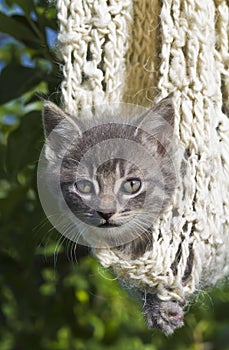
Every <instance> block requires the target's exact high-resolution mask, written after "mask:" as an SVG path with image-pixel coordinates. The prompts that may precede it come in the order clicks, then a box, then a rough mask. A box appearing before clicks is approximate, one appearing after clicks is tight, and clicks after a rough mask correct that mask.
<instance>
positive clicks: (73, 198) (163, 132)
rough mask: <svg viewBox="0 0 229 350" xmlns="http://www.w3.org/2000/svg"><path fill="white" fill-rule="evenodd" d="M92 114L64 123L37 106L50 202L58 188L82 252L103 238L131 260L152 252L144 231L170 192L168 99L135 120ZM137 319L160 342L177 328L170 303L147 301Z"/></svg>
mask: <svg viewBox="0 0 229 350" xmlns="http://www.w3.org/2000/svg"><path fill="white" fill-rule="evenodd" d="M96 111H97V112H95V114H94V116H93V118H85V114H84V118H80V115H81V114H82V113H81V112H79V113H78V115H77V116H70V115H68V114H66V113H65V112H63V111H62V110H61V109H59V108H58V107H57V106H55V105H54V104H52V103H50V102H47V103H46V104H45V107H44V114H43V120H44V130H45V136H46V146H45V156H46V159H47V161H48V165H47V176H48V178H49V184H50V187H51V188H52V191H53V193H54V195H55V188H56V187H55V185H54V184H55V183H56V182H57V181H59V182H60V188H61V191H62V195H63V198H64V201H65V202H66V204H67V206H68V208H69V209H70V211H71V212H72V213H73V214H74V215H75V216H76V217H77V218H78V219H79V220H80V225H79V227H78V228H75V229H76V230H78V231H79V234H81V231H82V235H83V236H84V238H85V241H86V242H87V243H88V244H89V245H90V244H91V242H92V241H91V239H95V238H94V237H96V234H98V232H99V236H100V235H101V237H103V238H101V242H102V240H103V239H104V237H105V236H106V237H105V239H106V240H107V241H106V242H108V244H111V245H112V246H113V247H114V248H113V249H118V250H119V254H122V255H124V256H125V258H130V259H136V258H137V257H139V256H141V255H142V254H143V253H144V252H145V251H146V250H147V249H150V248H152V237H151V232H150V226H151V225H152V223H153V221H154V220H155V219H157V217H158V216H159V215H160V214H161V213H162V212H163V211H164V209H165V208H166V206H167V205H168V203H169V202H170V200H171V197H172V194H173V192H174V189H175V187H176V180H177V178H176V169H175V166H174V154H175V151H174V144H173V127H174V109H173V104H172V100H171V97H168V98H166V99H164V100H162V101H161V102H159V104H157V105H156V106H154V107H152V108H151V109H149V110H143V111H141V113H137V112H134V113H133V112H131V113H130V112H128V111H132V109H131V108H130V109H129V107H128V108H127V109H126V106H122V105H120V106H118V107H117V106H113V108H110V109H109V108H108V109H106V108H105V109H104V108H101V110H100V109H99V108H98V107H97V108H96ZM85 155H86V156H85ZM60 161H61V167H60V169H59V168H58V167H57V163H58V162H60ZM58 172H60V174H58ZM129 179H133V180H134V181H135V180H136V179H137V181H139V183H140V185H141V186H140V189H139V190H138V191H137V193H134V194H132V193H131V195H130V194H126V193H125V191H124V190H123V184H124V183H126V181H129ZM80 181H90V186H89V188H91V190H90V191H89V193H82V192H80V191H79V188H78V187H77V184H79V182H80ZM60 205H61V201H60ZM104 232H108V235H107V234H106V235H105V236H103V233H104ZM127 236H128V239H125V237H127ZM93 242H94V241H93ZM92 245H93V244H92ZM178 258H179V256H178V257H177V259H178ZM175 268H176V266H175V264H174V271H175ZM144 311H145V314H146V319H147V323H148V325H149V327H157V328H160V329H162V330H163V331H164V332H165V333H167V334H169V333H171V332H172V331H173V329H175V328H177V327H180V326H181V324H182V315H183V313H182V307H181V306H180V304H179V303H177V302H172V301H170V302H162V301H160V300H159V299H158V298H157V297H156V296H153V295H152V294H147V296H146V300H145V304H144Z"/></svg>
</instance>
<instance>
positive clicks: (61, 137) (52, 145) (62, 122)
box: [43, 101, 81, 161]
mask: <svg viewBox="0 0 229 350" xmlns="http://www.w3.org/2000/svg"><path fill="white" fill-rule="evenodd" d="M43 125H44V133H45V137H46V143H45V155H46V158H47V159H48V160H49V161H55V160H56V159H57V158H60V157H62V156H63V154H64V153H65V151H66V149H67V147H68V146H69V145H71V143H72V142H73V140H74V138H76V137H79V136H80V135H81V131H80V128H79V127H78V125H77V120H76V118H74V117H71V116H70V115H69V114H67V113H65V112H64V111H63V110H62V109H60V108H59V107H57V106H56V105H55V104H54V103H52V102H49V101H46V102H45V103H44V109H43Z"/></svg>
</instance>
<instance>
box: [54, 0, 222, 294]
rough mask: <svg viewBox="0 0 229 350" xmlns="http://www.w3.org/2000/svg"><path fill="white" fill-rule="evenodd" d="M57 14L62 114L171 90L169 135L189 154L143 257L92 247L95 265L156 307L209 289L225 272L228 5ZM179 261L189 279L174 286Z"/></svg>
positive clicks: (66, 4) (125, 4)
mask: <svg viewBox="0 0 229 350" xmlns="http://www.w3.org/2000/svg"><path fill="white" fill-rule="evenodd" d="M161 4H162V5H161ZM160 6H162V7H160ZM57 7H58V18H59V23H60V33H59V43H60V53H61V55H62V58H63V74H64V80H63V83H62V95H63V106H64V108H65V109H66V110H67V111H68V112H70V113H74V112H75V111H76V110H77V109H78V108H84V107H88V106H91V105H94V104H100V103H109V102H118V101H122V100H124V101H128V102H135V103H138V104H143V105H147V104H148V105H149V104H150V100H153V99H154V98H155V94H157V95H158V92H159V94H160V97H165V96H166V95H168V93H170V92H171V91H174V105H175V109H176V125H175V134H176V136H177V137H178V138H179V139H180V141H181V143H182V144H183V145H184V147H185V149H186V151H187V155H188V158H187V169H188V171H187V173H186V175H185V176H183V177H182V178H181V179H180V184H179V186H178V188H177V190H176V192H175V194H174V196H173V201H172V203H171V205H170V207H169V208H168V209H167V210H166V212H165V213H164V214H163V215H162V217H161V218H160V219H159V220H158V222H156V223H155V224H154V225H153V227H152V237H153V248H152V250H151V251H148V252H146V253H145V254H144V255H143V256H142V257H141V258H139V259H136V260H125V259H123V258H122V257H121V256H119V253H118V252H117V251H116V250H115V249H113V250H112V249H111V250H105V249H101V250H97V252H96V255H97V257H98V258H99V260H100V262H101V264H102V265H103V266H105V267H112V269H113V271H114V272H115V273H116V274H117V275H118V277H120V278H121V279H122V280H124V281H125V282H126V283H129V284H130V285H131V286H136V287H140V288H141V289H146V290H154V289H155V290H156V291H157V293H158V295H159V297H160V298H161V299H164V300H166V299H168V298H171V297H174V298H180V297H183V296H187V295H190V294H191V293H193V292H194V291H195V290H196V289H198V288H200V287H201V288H202V287H203V286H206V285H211V284H214V283H216V282H217V281H218V280H219V279H221V278H222V277H224V276H226V275H227V274H228V272H229V201H228V199H229V123H228V119H227V117H226V115H225V114H223V112H222V107H223V100H224V111H226V110H227V109H228V107H229V106H228V102H227V101H226V99H227V98H228V92H229V75H228V71H227V67H228V64H229V54H228V32H227V31H228V27H229V16H228V15H229V8H228V3H227V1H226V0H215V1H213V0H207V1H200V0H163V2H160V1H159V0H151V1H150V0H141V1H137V0H135V1H134V0H122V1H120V0H110V1H105V0H59V1H57ZM158 97H159V96H158ZM192 255H193V256H192ZM188 259H190V261H191V264H192V272H191V275H190V276H189V278H187V280H186V281H185V282H184V280H183V282H182V278H183V276H184V273H185V269H186V266H187V261H188ZM174 266H175V269H174Z"/></svg>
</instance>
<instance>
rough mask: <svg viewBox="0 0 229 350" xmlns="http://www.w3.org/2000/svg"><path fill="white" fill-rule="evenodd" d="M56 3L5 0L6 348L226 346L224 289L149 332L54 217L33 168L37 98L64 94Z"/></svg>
mask: <svg viewBox="0 0 229 350" xmlns="http://www.w3.org/2000/svg"><path fill="white" fill-rule="evenodd" d="M54 5H55V4H54V3H50V2H48V1H45V0H33V1H32V0H30V1H28V0H15V1H13V0H5V3H3V2H0V9H1V13H0V31H1V32H2V34H1V36H0V43H1V51H0V67H1V75H0V102H1V107H0V161H1V168H0V208H1V211H0V227H1V236H0V304H1V307H0V350H27V349H31V348H32V349H34V350H52V349H53V350H103V349H104V350H105V349H109V350H116V349H119V350H143V349H144V350H162V349H177V350H187V349H189V350H202V349H205V350H207V349H209V350H210V349H222V350H229V335H228V329H229V292H228V291H227V290H226V288H221V289H218V290H217V291H215V292H211V293H210V294H208V293H203V292H200V293H198V295H197V297H196V298H195V299H196V300H195V303H193V306H190V310H189V313H188V314H187V316H186V320H185V323H186V326H185V327H184V328H183V329H181V330H178V331H177V332H176V333H175V335H174V336H172V337H169V338H166V337H165V336H163V335H162V334H161V333H160V332H159V331H154V332H152V331H149V330H147V329H146V326H145V323H144V319H143V316H142V314H141V310H140V305H138V303H137V302H136V301H134V300H132V299H131V298H130V297H128V296H127V294H126V292H125V291H124V290H122V289H120V287H119V285H118V282H117V280H116V279H115V278H114V277H113V276H112V275H111V274H110V273H109V272H108V271H105V270H104V269H102V268H101V267H100V266H99V264H98V263H97V261H96V260H95V259H94V258H93V257H92V256H90V254H88V251H87V250H86V249H85V248H82V247H75V246H74V245H73V244H70V243H69V242H66V241H63V239H62V238H60V237H59V234H58V233H56V232H55V231H54V229H52V228H51V227H50V225H49V224H48V222H47V219H46V218H45V216H44V214H43V212H42V209H41V206H40V203H39V199H38V194H37V189H36V166H37V161H38V159H39V153H40V150H41V148H42V143H43V134H42V125H41V108H42V103H41V99H40V98H41V97H46V96H48V97H51V99H52V100H54V102H58V100H59V98H60V91H59V86H60V82H61V74H60V72H59V67H58V65H57V64H56V62H57V61H58V60H57V58H56V56H55V48H53V47H52V46H51V44H50V38H51V37H50V33H53V35H54V37H55V32H56V30H57V22H56V13H55V7H54ZM75 257H76V258H77V259H75Z"/></svg>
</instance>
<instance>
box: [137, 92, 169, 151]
mask: <svg viewBox="0 0 229 350" xmlns="http://www.w3.org/2000/svg"><path fill="white" fill-rule="evenodd" d="M174 117H175V111H174V106H173V101H172V94H170V95H168V96H167V97H166V98H164V99H162V100H161V101H159V102H158V103H157V104H155V105H154V106H153V107H152V108H150V109H149V110H148V111H147V112H146V113H145V114H144V115H143V116H142V117H141V121H140V124H139V127H140V128H142V129H144V130H145V131H146V132H148V133H149V134H151V135H153V136H154V137H155V139H156V140H157V146H158V149H157V151H158V152H159V153H161V154H162V153H164V151H165V150H166V149H167V147H169V146H170V144H171V141H172V139H173V134H174Z"/></svg>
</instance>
